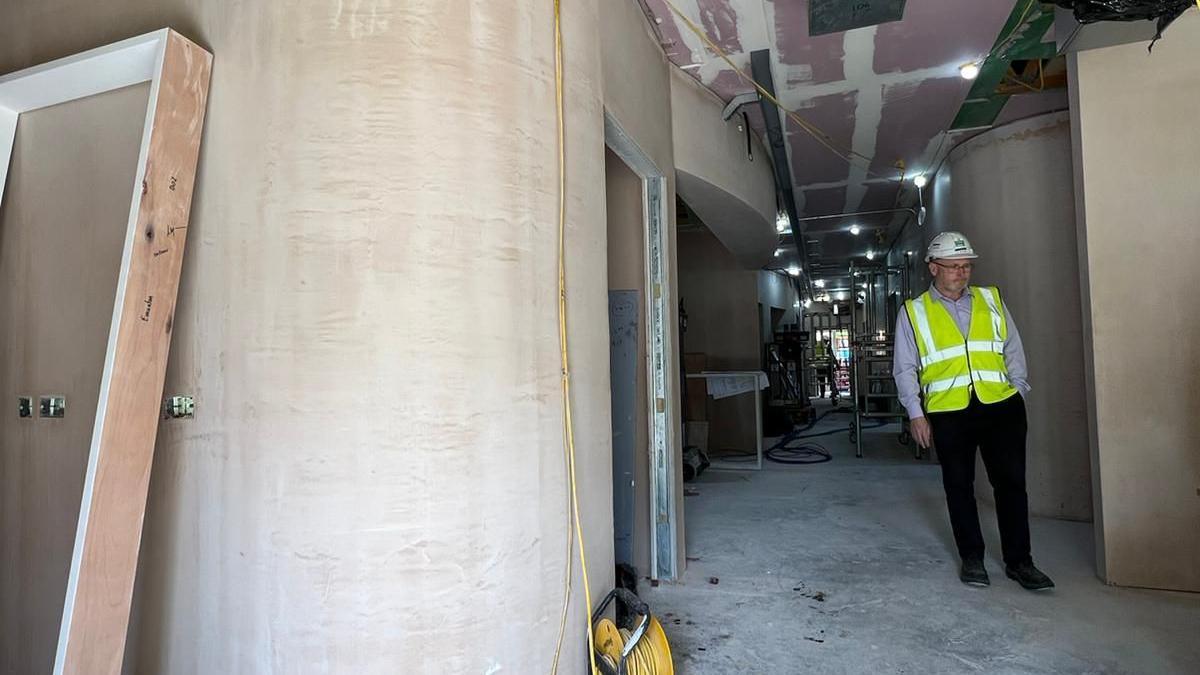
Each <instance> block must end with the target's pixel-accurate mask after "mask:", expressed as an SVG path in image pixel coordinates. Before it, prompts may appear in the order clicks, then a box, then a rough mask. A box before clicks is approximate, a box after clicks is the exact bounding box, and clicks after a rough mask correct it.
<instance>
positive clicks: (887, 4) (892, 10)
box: [808, 0, 904, 35]
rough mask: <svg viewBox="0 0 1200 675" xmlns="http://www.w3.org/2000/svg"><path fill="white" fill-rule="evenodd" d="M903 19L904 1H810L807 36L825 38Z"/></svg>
mask: <svg viewBox="0 0 1200 675" xmlns="http://www.w3.org/2000/svg"><path fill="white" fill-rule="evenodd" d="M903 16H904V0H852V1H851V2H846V1H845V0H810V2H809V4H808V24H809V25H808V34H809V35H825V34H826V33H840V32H842V31H847V30H853V29H855V28H865V27H867V26H874V25H876V24H881V23H887V22H889V21H899V20H900V19H901V18H902V17H903Z"/></svg>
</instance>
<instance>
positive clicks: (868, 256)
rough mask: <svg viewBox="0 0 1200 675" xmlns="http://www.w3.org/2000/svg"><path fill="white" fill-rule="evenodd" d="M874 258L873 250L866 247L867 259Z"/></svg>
mask: <svg viewBox="0 0 1200 675" xmlns="http://www.w3.org/2000/svg"><path fill="white" fill-rule="evenodd" d="M874 259H875V251H872V250H870V249H867V260H874Z"/></svg>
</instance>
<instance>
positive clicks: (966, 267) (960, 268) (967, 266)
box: [932, 260, 975, 272]
mask: <svg viewBox="0 0 1200 675" xmlns="http://www.w3.org/2000/svg"><path fill="white" fill-rule="evenodd" d="M932 262H933V264H934V265H937V266H938V267H941V268H942V269H947V270H952V271H954V272H970V271H971V270H973V269H975V264H974V263H963V264H961V265H947V264H945V263H940V262H938V261H936V260H934V261H932Z"/></svg>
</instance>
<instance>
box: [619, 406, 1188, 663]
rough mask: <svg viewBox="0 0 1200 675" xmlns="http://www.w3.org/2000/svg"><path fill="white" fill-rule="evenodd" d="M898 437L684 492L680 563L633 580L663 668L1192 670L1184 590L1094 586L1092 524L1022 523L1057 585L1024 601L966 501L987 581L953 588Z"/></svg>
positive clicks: (946, 546) (882, 436)
mask: <svg viewBox="0 0 1200 675" xmlns="http://www.w3.org/2000/svg"><path fill="white" fill-rule="evenodd" d="M848 419H849V418H848V416H844V415H832V416H830V417H828V418H826V420H827V422H828V424H827V423H824V422H823V423H822V425H821V426H819V427H818V428H817V430H820V429H822V428H833V427H840V426H844V425H845V424H846V423H847V421H848ZM896 431H897V427H888V428H884V429H879V430H875V431H868V432H867V435H866V436H864V439H865V440H866V442H867V452H866V454H867V458H866V459H862V460H859V459H855V457H854V453H853V447H852V446H851V445H850V443H849V442H848V440H847V437H846V435H845V434H838V435H836V436H830V437H825V438H823V439H816V440H818V441H819V442H821V443H822V444H823V445H825V447H826V448H828V449H829V450H831V451H832V452H833V454H834V459H833V461H832V462H828V463H825V464H819V465H815V466H802V467H793V466H783V465H779V464H774V463H770V462H768V463H767V464H768V466H766V467H765V469H764V470H763V471H762V472H730V471H721V472H711V471H710V472H707V473H705V474H704V475H702V476H701V477H700V479H699V480H698V481H696V482H694V483H690V484H688V487H689V488H694V489H695V490H696V491H698V493H699V494H696V495H693V496H688V497H686V499H685V504H686V518H687V520H686V524H687V544H688V553H687V554H688V558H689V562H688V568H687V570H686V572H685V573H684V575H683V578H682V580H681V581H680V582H679V583H677V584H673V585H663V586H661V587H659V588H657V589H652V588H648V587H647V588H644V589H641V592H642V595H643V597H644V598H645V599H646V600H647V601H649V603H650V605H651V607H652V608H653V609H654V611H655V613H656V614H658V615H659V616H660V617H663V623H664V627H665V628H666V630H667V633H668V636H669V637H670V640H671V645H672V648H673V651H674V654H675V663H676V669H677V670H676V672H678V673H681V674H683V675H689V674H696V675H720V674H722V673H737V674H738V675H750V674H753V673H802V672H803V673H973V672H980V673H1189V674H1195V673H1200V595H1194V594H1182V593H1166V592H1155V591H1143V590H1134V589H1120V588H1114V587H1110V586H1106V585H1104V584H1103V583H1102V582H1100V581H1099V580H1098V579H1097V578H1096V577H1095V574H1094V564H1093V543H1092V526H1091V524H1090V523H1074V522H1066V521H1056V520H1047V519H1034V521H1033V523H1032V530H1033V553H1034V559H1035V561H1036V562H1037V563H1038V565H1039V566H1040V567H1041V568H1042V569H1043V570H1044V571H1045V572H1046V573H1047V574H1049V575H1050V576H1051V577H1052V578H1053V579H1054V580H1055V582H1056V583H1057V584H1058V588H1057V589H1056V590H1054V591H1052V592H1049V593H1045V594H1034V593H1030V592H1028V591H1025V590H1024V589H1022V588H1021V587H1019V586H1018V585H1017V584H1016V583H1015V582H1013V581H1010V580H1009V579H1007V578H1005V576H1004V571H1003V564H1002V563H1001V561H1000V557H999V556H1000V553H999V551H1000V546H999V536H998V534H997V532H996V527H995V518H994V512H993V511H992V509H991V507H990V505H987V504H982V503H981V505H980V510H981V516H982V518H983V525H984V532H985V535H986V537H987V540H988V546H989V551H988V559H987V565H988V571H989V573H990V574H991V577H992V586H991V587H990V588H984V589H979V588H971V587H967V586H964V585H963V584H961V583H960V582H959V581H958V578H957V565H958V561H957V556H956V554H955V553H954V547H953V539H952V536H951V533H950V524H949V520H948V518H947V515H946V510H945V509H946V507H945V502H944V498H943V494H942V489H941V482H940V477H939V473H938V467H937V465H936V464H935V463H934V462H932V461H929V460H926V461H922V462H918V461H915V460H914V459H913V457H912V455H911V454H910V453H909V451H908V450H907V449H904V448H902V447H901V446H899V445H898V444H896V442H895V439H896ZM979 478H980V479H982V476H980V477H979ZM710 578H715V579H717V580H718V583H716V584H715V585H714V584H713V583H711V582H710Z"/></svg>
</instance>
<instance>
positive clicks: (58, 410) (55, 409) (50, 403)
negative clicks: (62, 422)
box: [39, 396, 67, 418]
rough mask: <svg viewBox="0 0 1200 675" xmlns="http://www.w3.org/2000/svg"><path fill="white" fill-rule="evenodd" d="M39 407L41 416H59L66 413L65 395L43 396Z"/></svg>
mask: <svg viewBox="0 0 1200 675" xmlns="http://www.w3.org/2000/svg"><path fill="white" fill-rule="evenodd" d="M39 408H40V412H41V415H42V417H51V418H61V417H63V416H65V415H66V414H67V397H66V396H43V397H42V399H41V405H40V406H39Z"/></svg>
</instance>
